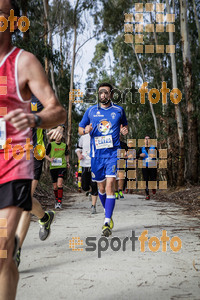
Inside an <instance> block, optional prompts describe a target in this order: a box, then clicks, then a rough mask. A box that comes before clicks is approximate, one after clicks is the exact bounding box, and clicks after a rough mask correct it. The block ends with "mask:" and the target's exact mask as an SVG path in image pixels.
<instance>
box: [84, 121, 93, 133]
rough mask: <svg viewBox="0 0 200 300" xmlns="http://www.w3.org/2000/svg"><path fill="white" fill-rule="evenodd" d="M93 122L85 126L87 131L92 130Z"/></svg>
mask: <svg viewBox="0 0 200 300" xmlns="http://www.w3.org/2000/svg"><path fill="white" fill-rule="evenodd" d="M92 129H93V128H92V123H90V125H87V126H86V127H85V133H89V132H90V131H92Z"/></svg>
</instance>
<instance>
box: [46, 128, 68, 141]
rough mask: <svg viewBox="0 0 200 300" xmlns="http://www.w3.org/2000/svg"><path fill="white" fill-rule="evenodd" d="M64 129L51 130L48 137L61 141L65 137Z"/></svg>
mask: <svg viewBox="0 0 200 300" xmlns="http://www.w3.org/2000/svg"><path fill="white" fill-rule="evenodd" d="M63 130H64V129H63V127H61V126H58V127H57V128H54V129H51V130H50V131H49V132H48V133H47V135H48V136H49V138H50V140H61V139H62V137H63Z"/></svg>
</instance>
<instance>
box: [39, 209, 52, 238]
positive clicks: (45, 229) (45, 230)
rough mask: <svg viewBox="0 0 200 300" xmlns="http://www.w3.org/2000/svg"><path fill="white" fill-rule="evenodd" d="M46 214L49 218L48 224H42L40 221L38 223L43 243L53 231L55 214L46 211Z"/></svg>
mask: <svg viewBox="0 0 200 300" xmlns="http://www.w3.org/2000/svg"><path fill="white" fill-rule="evenodd" d="M45 213H46V214H47V215H48V216H49V219H48V221H46V222H41V221H40V220H39V221H38V222H39V224H40V231H39V238H40V240H41V241H45V240H46V239H47V238H48V236H49V234H50V231H51V227H50V226H51V223H52V222H53V219H54V215H55V212H54V211H45Z"/></svg>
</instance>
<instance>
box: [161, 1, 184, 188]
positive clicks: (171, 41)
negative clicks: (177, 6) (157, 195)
mask: <svg viewBox="0 0 200 300" xmlns="http://www.w3.org/2000/svg"><path fill="white" fill-rule="evenodd" d="M166 5H167V13H169V14H170V13H171V10H170V6H169V0H166ZM169 44H170V45H174V38H173V32H169ZM170 56H171V66H172V80H173V89H174V88H178V83H177V72H176V60H175V53H170ZM174 106H175V116H176V122H177V131H178V139H179V167H178V178H177V185H178V186H180V185H183V184H184V162H185V161H184V156H185V151H184V131H183V120H182V115H181V110H180V106H179V104H174Z"/></svg>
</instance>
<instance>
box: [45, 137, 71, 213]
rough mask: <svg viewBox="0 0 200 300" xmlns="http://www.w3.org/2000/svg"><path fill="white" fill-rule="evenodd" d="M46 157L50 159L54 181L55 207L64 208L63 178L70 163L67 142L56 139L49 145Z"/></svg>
mask: <svg viewBox="0 0 200 300" xmlns="http://www.w3.org/2000/svg"><path fill="white" fill-rule="evenodd" d="M45 158H46V159H47V160H48V161H50V173H51V178H52V182H53V191H54V195H55V199H56V201H55V208H60V209H61V208H62V198H63V180H64V177H65V175H66V168H69V167H70V164H69V151H68V147H67V144H65V143H63V142H62V141H61V139H56V140H55V141H54V142H51V143H50V144H48V146H47V150H46V155H45Z"/></svg>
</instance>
